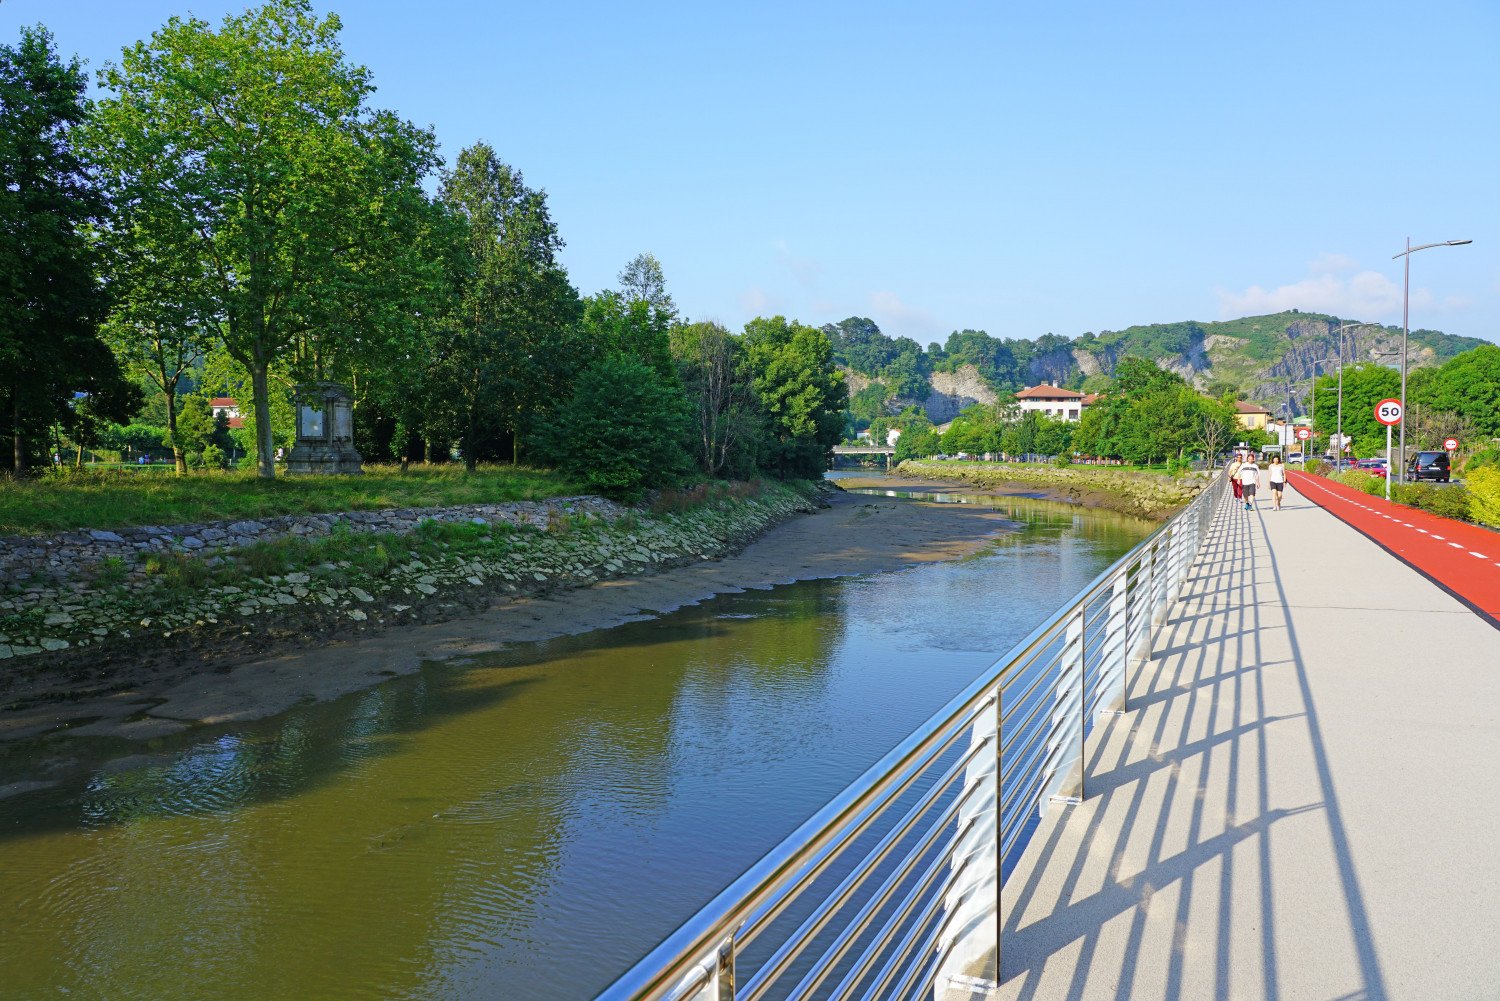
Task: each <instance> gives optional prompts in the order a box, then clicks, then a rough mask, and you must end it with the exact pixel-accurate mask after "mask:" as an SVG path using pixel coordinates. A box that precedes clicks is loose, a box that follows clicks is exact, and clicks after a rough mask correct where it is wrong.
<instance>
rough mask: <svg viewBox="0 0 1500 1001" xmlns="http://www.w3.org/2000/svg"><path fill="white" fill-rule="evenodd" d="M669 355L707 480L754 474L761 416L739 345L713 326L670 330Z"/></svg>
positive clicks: (682, 326)
mask: <svg viewBox="0 0 1500 1001" xmlns="http://www.w3.org/2000/svg"><path fill="white" fill-rule="evenodd" d="M672 355H673V357H674V358H675V359H676V360H677V364H678V367H679V371H680V373H681V380H682V387H683V390H684V392H685V394H686V396H687V401H688V407H689V411H690V413H691V414H692V417H693V450H694V454H695V457H696V459H697V462H698V467H699V468H700V469H701V470H703V472H704V473H706V474H707V475H709V476H747V475H749V474H750V473H751V472H753V471H754V468H755V464H756V448H757V447H758V445H759V444H760V438H761V431H762V421H763V415H762V414H761V412H760V408H759V407H758V406H757V405H756V399H755V390H754V388H753V387H752V386H751V382H750V374H749V372H748V370H747V368H746V363H745V350H744V346H743V345H742V344H741V343H740V340H739V339H738V338H736V337H735V336H734V335H733V334H731V333H730V332H729V331H728V330H726V329H725V328H724V327H722V326H720V325H719V324H717V323H689V324H681V325H679V326H677V327H675V328H673V330H672Z"/></svg>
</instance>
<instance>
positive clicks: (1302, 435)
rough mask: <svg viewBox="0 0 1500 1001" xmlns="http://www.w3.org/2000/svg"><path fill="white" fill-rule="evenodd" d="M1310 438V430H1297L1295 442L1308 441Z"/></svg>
mask: <svg viewBox="0 0 1500 1001" xmlns="http://www.w3.org/2000/svg"><path fill="white" fill-rule="evenodd" d="M1311 437H1312V432H1311V431H1310V430H1308V429H1307V428H1298V429H1297V440H1298V441H1306V440H1307V439H1309V438H1311Z"/></svg>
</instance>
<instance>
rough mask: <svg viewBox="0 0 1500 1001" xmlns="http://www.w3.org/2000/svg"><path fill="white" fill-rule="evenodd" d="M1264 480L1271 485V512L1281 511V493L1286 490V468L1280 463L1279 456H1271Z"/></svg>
mask: <svg viewBox="0 0 1500 1001" xmlns="http://www.w3.org/2000/svg"><path fill="white" fill-rule="evenodd" d="M1266 479H1267V480H1268V481H1270V484H1271V505H1272V507H1271V510H1273V511H1280V510H1281V491H1282V490H1284V489H1286V466H1285V465H1283V464H1282V462H1281V456H1279V455H1273V456H1271V464H1270V465H1269V466H1267V467H1266Z"/></svg>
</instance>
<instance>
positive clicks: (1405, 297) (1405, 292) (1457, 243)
mask: <svg viewBox="0 0 1500 1001" xmlns="http://www.w3.org/2000/svg"><path fill="white" fill-rule="evenodd" d="M1473 242H1474V241H1473V240H1443V241H1442V242H1440V243H1424V244H1422V245H1421V246H1419V247H1413V246H1412V245H1411V237H1409V236H1408V237H1407V238H1406V249H1405V250H1403V251H1402V252H1401V253H1399V254H1396V255H1394V256H1392V257H1391V260H1393V261H1394V260H1395V259H1396V258H1397V257H1404V258H1406V268H1405V271H1406V274H1405V277H1404V279H1403V280H1402V283H1401V445H1400V448H1399V450H1398V453H1397V454H1398V455H1399V456H1400V464H1401V482H1402V483H1405V482H1406V337H1407V334H1408V332H1409V326H1410V324H1409V312H1408V310H1409V307H1410V305H1411V255H1412V254H1415V253H1416V252H1417V251H1419V250H1431V249H1432V248H1433V247H1462V246H1463V245H1464V244H1466V243H1473ZM1386 475H1387V476H1389V475H1390V473H1389V472H1387V473H1386Z"/></svg>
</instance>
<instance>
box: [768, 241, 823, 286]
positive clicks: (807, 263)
mask: <svg viewBox="0 0 1500 1001" xmlns="http://www.w3.org/2000/svg"><path fill="white" fill-rule="evenodd" d="M775 246H776V263H777V264H778V265H779V266H781V267H782V268H783V269H784V270H785V271H786V272H787V273H788V274H790V275H791V276H792V278H793V279H794V280H795V281H796V282H797V284H799V285H801V286H803V287H804V288H808V289H812V288H817V286H818V282H819V281H821V280H822V278H823V263H822V262H821V261H816V260H813V259H812V258H811V257H798V256H797V255H796V254H793V253H792V252H791V249H790V248H789V247H787V244H786V241H785V240H777V241H776V244H775Z"/></svg>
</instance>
